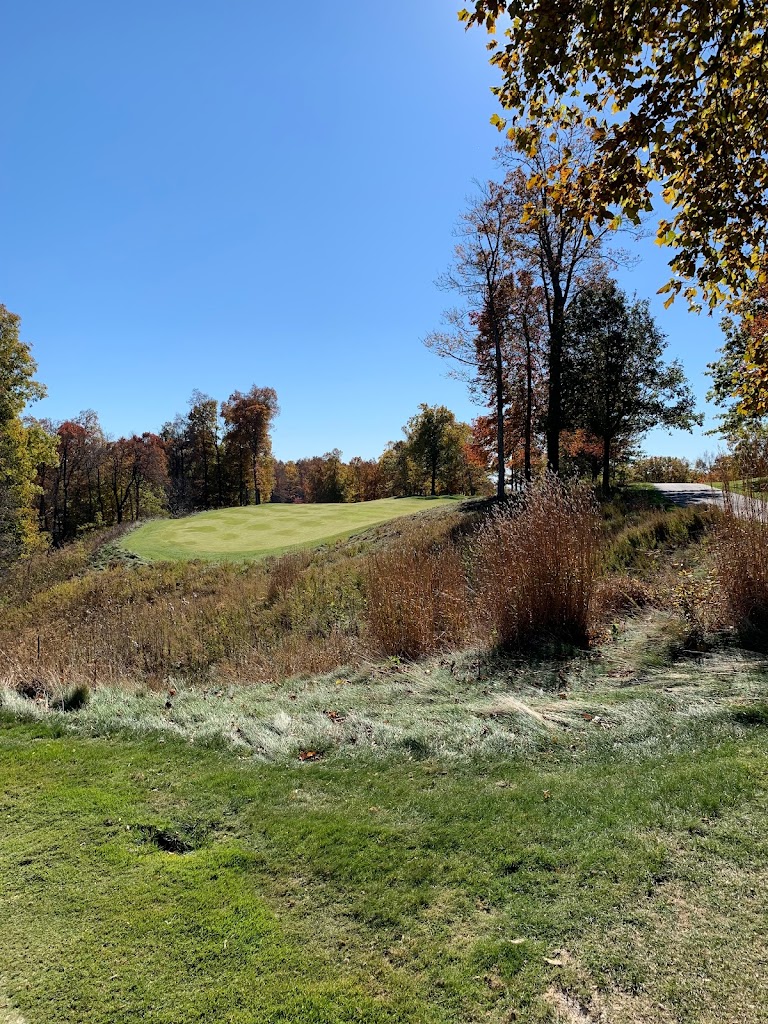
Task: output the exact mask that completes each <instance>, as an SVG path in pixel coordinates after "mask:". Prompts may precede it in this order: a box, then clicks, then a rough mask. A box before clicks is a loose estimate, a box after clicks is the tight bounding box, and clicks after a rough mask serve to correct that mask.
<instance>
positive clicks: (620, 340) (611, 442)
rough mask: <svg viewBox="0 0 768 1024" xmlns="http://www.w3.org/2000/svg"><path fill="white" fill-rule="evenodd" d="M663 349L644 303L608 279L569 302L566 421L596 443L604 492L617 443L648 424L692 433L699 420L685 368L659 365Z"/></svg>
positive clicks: (643, 430)
mask: <svg viewBox="0 0 768 1024" xmlns="http://www.w3.org/2000/svg"><path fill="white" fill-rule="evenodd" d="M665 347H666V341H665V339H664V335H663V334H662V333H661V332H660V331H659V329H658V328H657V326H656V324H655V323H654V321H653V317H652V316H651V314H650V311H649V308H648V303H647V302H646V301H642V300H635V301H634V302H630V301H629V300H628V299H627V296H626V295H625V294H624V293H623V292H622V291H620V290H619V288H618V287H617V286H616V284H615V282H613V281H611V280H604V281H601V282H599V283H596V284H593V285H591V286H589V287H587V288H585V289H584V290H583V291H582V292H580V294H579V295H578V296H577V297H576V298H575V299H574V300H573V302H572V303H571V306H570V308H569V310H568V316H567V321H566V358H565V366H564V385H565V386H564V389H563V391H564V394H565V395H566V396H567V406H566V416H567V417H568V418H569V423H570V425H571V426H572V427H575V428H582V429H583V430H585V431H587V432H588V433H589V434H591V435H592V436H593V437H595V438H598V439H599V441H600V442H601V446H602V468H603V491H604V492H605V493H607V492H608V490H609V487H610V468H611V459H612V457H613V454H614V451H615V449H616V447H617V446H618V445H623V446H624V447H626V446H627V444H630V443H632V442H634V441H636V440H637V439H639V438H640V437H642V435H643V434H645V433H646V432H647V431H648V430H650V429H651V428H652V427H656V426H665V427H677V428H679V429H683V430H690V428H691V427H692V426H693V424H694V423H701V417H700V416H699V415H697V414H696V412H695V399H694V396H693V394H692V392H691V390H690V387H689V385H688V382H687V381H686V378H685V374H684V372H683V368H682V366H681V365H680V363H678V362H671V363H665V362H664V359H663V354H664V349H665Z"/></svg>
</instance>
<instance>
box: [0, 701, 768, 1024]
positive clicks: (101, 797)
mask: <svg viewBox="0 0 768 1024" xmlns="http://www.w3.org/2000/svg"><path fill="white" fill-rule="evenodd" d="M598 732H599V730H595V733H596V734H597V733H598ZM701 739H702V740H704V736H702V737H701ZM767 769H768V736H767V735H766V730H765V728H764V726H761V725H760V724H759V723H758V724H753V725H749V726H747V727H745V728H744V729H743V730H741V734H740V735H736V736H734V735H731V736H730V737H727V738H726V737H725V736H722V737H720V739H717V737H716V736H715V735H710V736H709V737H708V738H707V741H706V742H699V743H692V744H690V745H688V746H687V749H682V748H681V746H680V745H679V744H677V743H674V742H667V743H663V742H662V743H660V744H659V745H658V746H656V747H655V749H647V750H644V751H643V750H641V749H639V748H638V747H636V746H635V745H633V744H628V749H627V750H626V752H623V751H621V750H619V751H616V750H613V751H611V750H609V749H607V745H606V744H605V743H602V742H601V743H600V744H599V745H598V747H597V748H595V749H591V750H590V749H588V748H587V749H580V750H579V752H578V753H574V752H571V751H569V750H568V749H565V750H563V751H560V750H558V749H553V744H552V743H551V741H550V740H549V739H547V740H546V742H545V743H542V745H541V749H540V750H539V751H538V753H533V754H530V753H529V754H528V755H527V756H526V757H512V758H510V757H505V758H503V759H498V758H492V757H491V758H483V759H481V760H476V759H469V760H467V759H465V758H459V759H458V760H456V761H452V760H451V759H448V758H439V757H437V758H436V757H427V758H422V759H413V758H411V757H408V756H402V755H401V756H397V757H393V756H391V755H385V756H375V755H373V756H371V755H366V756H364V757H359V758H357V759H355V760H353V761H350V760H349V759H348V758H347V757H344V756H329V757H328V758H327V759H322V760H320V761H316V762H312V761H309V762H305V763H301V762H300V761H299V759H298V758H296V760H295V761H294V762H293V763H292V764H291V763H289V762H283V763H260V762H258V761H256V760H254V759H253V758H252V757H248V756H246V757H245V758H244V757H243V756H242V755H241V756H238V755H237V754H236V753H234V752H232V751H229V750H215V749H210V748H209V749H204V748H200V747H194V746H189V745H186V744H184V743H182V742H180V741H179V740H178V739H173V738H171V737H166V739H165V740H164V741H160V742H158V738H157V737H154V738H151V737H150V738H144V739H136V738H133V739H132V738H130V737H128V736H126V735H123V736H119V735H113V736H110V737H103V738H97V737H92V738H84V737H82V736H77V735H72V734H68V733H67V732H64V733H62V732H61V730H60V729H57V728H55V727H54V728H51V727H50V726H49V725H46V724H44V723H32V724H29V723H27V724H24V723H20V722H19V721H14V720H11V719H9V718H5V719H4V720H2V719H0V793H1V794H2V795H1V796H0V820H2V822H3V841H2V845H1V846H0V913H1V914H2V920H3V930H2V943H0V1020H2V1021H6V1020H8V1021H14V1022H16V1024H18V1022H19V1021H26V1022H29V1024H32V1022H34V1024H82V1022H84V1021H88V1022H89V1024H115V1022H118V1021H119V1022H125V1024H128V1022H137V1024H138V1022H139V1021H145V1022H149V1024H193V1022H197V1021H199V1022H211V1021H222V1022H224V1021H227V1022H237V1024H272V1022H280V1021H282V1022H285V1024H337V1022H338V1024H341V1022H344V1024H352V1022H356V1024H385V1022H386V1024H396V1022H401V1024H467V1022H473V1021H481V1020H482V1021H486V1022H497V1024H503V1022H509V1021H528V1022H531V1024H533V1022H542V1021H553V1020H557V1019H562V1020H565V1021H577V1020H578V1021H592V1020H595V1021H597V1020H602V1019H610V1020H611V1022H612V1024H614V1022H616V1024H618V1022H622V1021H627V1022H629V1021H632V1022H636V1021H662V1022H673V1021H674V1022H689V1024H693V1022H702V1021H708V1022H716V1021H717V1022H723V1024H725V1022H729V1021H733V1020H736V1019H742V1020H749V1021H752V1022H757V1021H765V1020H766V1019H768V1016H766V1014H767V1013H768V1009H767V1007H768V1003H767V1002H766V997H767V996H768V991H767V990H766V978H765V974H764V971H763V970H762V968H761V957H762V952H761V950H762V945H761V941H762V940H761V934H762V931H761V928H762V924H761V922H762V921H763V920H764V915H765V913H766V910H768V907H767V906H766V897H765V892H766V890H765V887H764V882H765V862H766V854H768V848H766V840H765V836H766V833H767V831H768V807H767V806H766V794H765V788H764V782H765V773H766V770H767ZM735 979H738V983H737V984H736V983H735ZM4 1006H5V1007H6V1010H5V1012H6V1016H5V1017H4V1016H3V1012H4V1011H3V1007H4ZM579 1006H584V1007H592V1008H596V1007H601V1006H602V1007H604V1008H606V1010H607V1011H608V1012H609V1013H610V1016H609V1017H606V1018H602V1017H599V1016H597V1013H595V1016H594V1017H593V1016H587V1015H584V1016H581V1017H578V1016H575V1015H574V1016H571V1017H569V1016H567V1015H566V1014H565V1011H566V1010H568V1009H569V1008H570V1009H573V1008H574V1007H579ZM558 1010H559V1011H562V1013H563V1016H562V1017H560V1018H559V1017H557V1016H556V1011H558ZM19 1014H20V1015H21V1016H19Z"/></svg>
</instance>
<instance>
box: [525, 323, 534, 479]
mask: <svg viewBox="0 0 768 1024" xmlns="http://www.w3.org/2000/svg"><path fill="white" fill-rule="evenodd" d="M523 335H524V337H525V435H524V438H523V446H524V452H523V458H524V472H525V479H526V481H527V482H528V483H530V481H531V479H532V477H533V474H532V472H531V444H532V439H533V358H532V355H531V335H530V333H529V331H528V324H527V322H526V321H525V319H523Z"/></svg>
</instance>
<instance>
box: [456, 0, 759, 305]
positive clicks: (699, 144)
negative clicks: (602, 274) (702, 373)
mask: <svg viewBox="0 0 768 1024" xmlns="http://www.w3.org/2000/svg"><path fill="white" fill-rule="evenodd" d="M459 18H460V20H462V21H463V22H465V23H466V24H467V26H472V25H479V26H482V27H484V28H485V29H486V31H487V32H488V33H489V34H490V35H491V39H490V41H489V43H488V47H489V50H490V51H491V58H490V60H491V63H492V64H493V65H495V66H496V67H497V68H498V69H499V71H500V72H501V83H500V84H499V85H498V86H496V87H495V88H494V92H495V93H496V94H497V96H498V98H499V100H500V102H501V105H502V107H503V108H504V109H505V111H507V112H508V113H507V116H506V117H502V116H500V115H498V114H495V115H494V116H493V118H492V121H493V122H494V123H495V124H496V125H497V126H498V127H499V128H500V129H503V128H505V127H507V128H508V129H509V135H510V138H511V139H513V141H514V142H515V143H516V145H518V146H519V147H520V148H521V149H522V150H523V151H526V150H527V151H531V152H535V150H536V146H537V139H538V138H541V137H542V134H546V132H547V131H549V130H550V129H551V128H552V127H553V126H556V125H563V124H566V125H568V124H570V125H575V124H583V125H585V126H586V127H587V128H588V129H589V130H590V131H591V133H592V137H593V139H594V142H595V153H594V158H593V160H592V162H591V165H590V167H588V168H586V173H588V174H591V175H592V178H593V182H592V186H593V187H592V193H593V200H594V203H595V210H596V214H597V220H598V221H599V220H603V221H606V220H609V219H611V218H612V217H613V214H614V208H615V207H616V206H618V207H620V208H621V210H622V211H623V213H624V215H626V216H627V217H628V218H629V219H630V220H631V221H633V222H638V221H639V219H640V217H641V215H642V213H643V212H648V211H650V210H651V209H652V206H653V199H654V195H655V192H656V191H657V190H659V189H660V191H661V195H662V197H663V199H664V200H665V202H667V203H668V204H669V207H670V208H671V216H670V217H669V218H667V217H664V218H662V219H661V220H660V222H659V226H658V234H657V242H658V243H659V244H663V245H670V246H673V247H674V248H675V249H676V250H677V251H676V253H675V255H674V257H673V259H672V260H671V262H670V267H671V269H672V272H673V277H672V280H671V281H670V282H669V284H668V285H667V286H666V290H667V291H669V292H670V299H671V298H672V297H673V296H674V294H676V293H678V292H681V291H682V292H683V293H684V295H685V296H686V298H687V299H688V300H689V302H691V303H693V302H694V301H695V298H696V294H697V292H696V289H697V288H698V289H700V291H701V292H702V293H703V295H704V297H705V298H706V299H707V301H708V302H709V303H710V305H715V304H716V303H717V302H719V301H720V300H721V299H722V298H723V297H724V296H725V295H727V293H728V292H729V291H731V292H733V293H736V294H738V293H739V292H741V291H742V290H743V289H744V287H745V286H746V284H747V283H748V282H749V281H750V280H752V279H753V278H754V277H755V276H756V275H757V274H759V263H760V258H761V255H762V252H763V249H764V246H765V237H766V229H767V228H768V201H767V200H768V134H767V133H766V131H765V77H766V61H767V60H768V53H766V46H767V44H766V37H765V25H766V22H767V21H768V2H767V0H669V2H667V3H664V4H660V3H658V2H654V0H621V2H617V0H568V2H566V3H563V2H562V0H475V2H474V3H472V4H470V5H469V7H468V8H467V9H464V10H462V11H460V12H459ZM499 28H501V29H502V31H503V36H504V41H500V40H499V39H498V38H497V35H496V33H497V30H498V29H499Z"/></svg>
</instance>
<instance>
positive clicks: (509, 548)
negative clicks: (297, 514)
mask: <svg viewBox="0 0 768 1024" xmlns="http://www.w3.org/2000/svg"><path fill="white" fill-rule="evenodd" d="M480 521H481V524H484V525H481V526H480V527H479V529H478V528H477V523H476V522H475V521H473V518H472V515H470V516H469V517H466V516H465V515H463V514H461V513H458V514H457V513H456V512H455V511H454V512H452V513H451V514H446V515H445V516H444V517H424V519H421V520H418V521H414V523H413V524H399V525H398V526H397V529H394V528H393V527H392V526H391V525H390V526H385V527H382V528H381V530H379V531H372V532H371V534H370V535H368V536H367V537H366V538H363V539H360V538H357V539H356V540H355V541H353V542H350V543H348V544H340V545H338V546H336V547H335V548H333V549H331V550H330V551H325V552H319V551H315V552H313V551H300V552H292V553H289V554H286V555H283V556H282V557H280V558H276V559H271V560H266V561H261V562H255V563H251V564H248V565H238V564H233V563H222V564H210V563H183V562H178V563H158V564H151V565H141V564H131V563H126V562H121V561H120V560H119V558H118V557H114V554H115V553H114V552H112V553H110V550H109V549H108V551H107V554H106V555H105V554H104V552H103V551H102V552H101V553H100V552H99V551H98V545H97V544H96V543H95V542H94V541H89V542H88V543H87V544H79V545H72V546H71V547H69V548H67V549H64V550H63V551H61V552H56V553H54V554H53V555H51V556H44V555H38V556H35V559H30V560H28V561H27V562H25V563H24V564H23V565H20V566H19V567H18V568H17V569H16V570H15V571H14V573H11V574H9V575H6V576H5V577H4V578H3V580H2V581H1V582H0V604H2V609H1V613H2V614H1V615H0V664H2V665H3V670H2V671H3V676H4V681H5V682H7V683H10V684H13V685H15V684H19V683H20V684H22V685H30V686H42V687H45V688H48V689H51V688H52V689H53V690H55V691H56V692H58V691H59V690H62V689H63V688H71V687H72V686H75V685H77V684H80V683H85V684H88V685H89V686H94V685H99V684H100V683H112V684H115V683H116V684H136V683H141V684H142V685H149V686H152V687H161V686H165V685H168V686H172V685H173V684H174V682H175V681H179V680H184V681H189V682H192V683H195V682H202V683H209V682H224V681H226V682H235V681H237V682H245V683H248V682H266V681H274V680H279V679H283V678H288V677H291V676H294V675H299V674H317V673H322V672H328V671H331V670H332V669H335V668H337V667H338V666H341V665H352V664H356V663H360V662H362V661H363V660H368V659H370V658H379V657H381V656H399V657H405V658H417V657H420V656H422V655H424V654H427V653H429V652H432V651H436V650H444V649H448V648H455V647H458V646H461V645H462V644H465V643H477V642H485V643H490V644H500V645H502V646H509V645H512V644H523V643H525V642H527V640H528V639H531V638H532V637H533V636H534V635H536V636H545V637H548V638H550V637H551V638H557V639H560V640H566V641H569V642H583V640H584V638H585V637H586V634H587V627H586V615H587V613H588V610H589V605H590V601H591V595H592V589H593V586H594V581H595V571H596V553H597V520H596V515H595V510H594V508H593V505H592V502H591V499H590V498H589V497H588V492H586V491H582V490H580V489H578V488H577V489H575V490H574V489H570V488H566V487H562V486H561V485H559V484H555V483H554V482H552V481H546V482H545V483H543V484H539V485H536V486H535V487H533V488H532V489H531V490H530V492H529V493H528V495H527V496H526V497H525V499H524V500H523V501H522V502H521V503H519V505H518V506H516V507H515V508H514V509H511V510H507V509H505V510H503V511H499V512H496V513H494V514H492V515H491V517H490V518H488V517H487V516H485V517H484V518H483V517H481V518H480ZM467 531H469V532H467ZM94 566H100V568H94Z"/></svg>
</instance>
